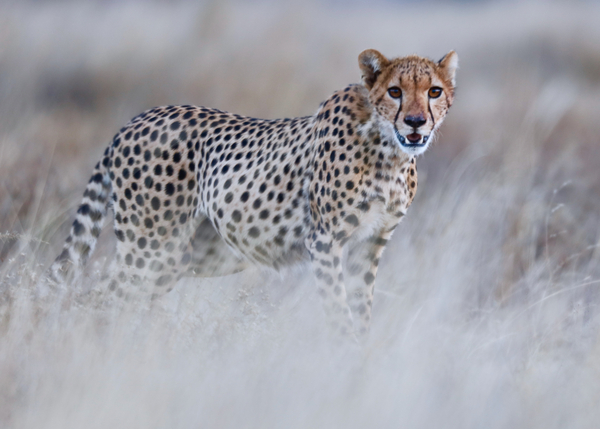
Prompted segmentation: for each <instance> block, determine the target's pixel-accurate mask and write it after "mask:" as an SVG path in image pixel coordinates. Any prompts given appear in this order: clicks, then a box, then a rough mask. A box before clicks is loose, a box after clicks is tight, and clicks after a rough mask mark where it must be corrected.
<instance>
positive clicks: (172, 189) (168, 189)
mask: <svg viewBox="0 0 600 429" xmlns="http://www.w3.org/2000/svg"><path fill="white" fill-rule="evenodd" d="M165 193H166V194H167V195H173V194H174V193H175V186H173V184H172V183H167V184H166V185H165Z"/></svg>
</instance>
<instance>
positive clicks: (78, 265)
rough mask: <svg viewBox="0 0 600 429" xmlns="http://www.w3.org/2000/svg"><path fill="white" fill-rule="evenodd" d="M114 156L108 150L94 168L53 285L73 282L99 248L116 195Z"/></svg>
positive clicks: (52, 275)
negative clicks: (113, 173)
mask: <svg viewBox="0 0 600 429" xmlns="http://www.w3.org/2000/svg"><path fill="white" fill-rule="evenodd" d="M110 155H112V147H109V148H107V150H106V152H105V153H104V157H103V159H102V161H101V162H99V163H98V164H96V166H95V167H94V172H93V174H92V177H91V179H90V181H89V182H88V184H87V186H86V188H85V192H84V193H83V199H82V201H81V205H80V206H79V208H78V209H77V215H76V217H75V221H73V225H72V226H71V233H70V234H69V237H68V238H67V240H66V242H65V245H64V247H63V250H62V252H61V254H60V255H59V256H58V257H57V258H56V260H55V261H54V263H53V264H52V265H51V266H50V270H49V272H48V277H49V279H50V280H51V281H53V282H65V281H69V280H71V279H72V278H73V277H74V275H75V274H76V273H77V272H78V271H79V270H80V269H82V268H83V266H84V265H85V263H86V262H87V260H88V259H89V257H90V255H91V254H92V252H93V251H94V248H95V247H96V241H97V240H98V236H99V235H100V232H101V231H102V225H103V224H104V219H105V218H106V213H107V211H108V206H109V203H110V199H111V194H112V186H111V180H110V171H109V168H108V166H109V162H110V158H111V156H110Z"/></svg>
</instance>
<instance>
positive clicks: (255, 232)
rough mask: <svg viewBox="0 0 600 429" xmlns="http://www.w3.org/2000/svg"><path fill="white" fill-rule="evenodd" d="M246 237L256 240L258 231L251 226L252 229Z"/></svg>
mask: <svg viewBox="0 0 600 429" xmlns="http://www.w3.org/2000/svg"><path fill="white" fill-rule="evenodd" d="M248 235H249V236H250V237H252V238H256V237H258V236H259V235H260V230H259V229H258V228H257V227H255V226H253V227H252V228H250V230H249V231H248Z"/></svg>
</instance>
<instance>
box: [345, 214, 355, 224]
mask: <svg viewBox="0 0 600 429" xmlns="http://www.w3.org/2000/svg"><path fill="white" fill-rule="evenodd" d="M344 220H345V221H346V222H348V223H349V224H350V225H352V226H358V218H357V217H356V215H354V214H351V215H348V216H346V218H345V219H344Z"/></svg>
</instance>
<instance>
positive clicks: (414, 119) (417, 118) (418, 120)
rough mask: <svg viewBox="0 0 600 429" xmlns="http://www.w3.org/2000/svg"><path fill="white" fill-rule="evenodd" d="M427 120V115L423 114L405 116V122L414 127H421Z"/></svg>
mask: <svg viewBox="0 0 600 429" xmlns="http://www.w3.org/2000/svg"><path fill="white" fill-rule="evenodd" d="M425 122H427V121H426V120H425V117H424V116H423V114H418V115H407V116H406V117H405V118H404V123H405V124H406V125H408V126H409V127H413V128H419V127H420V126H421V125H423V124H424V123H425Z"/></svg>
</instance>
